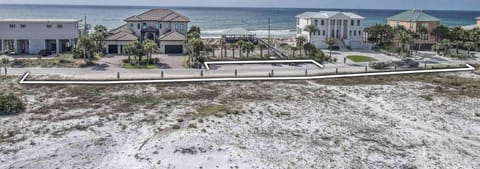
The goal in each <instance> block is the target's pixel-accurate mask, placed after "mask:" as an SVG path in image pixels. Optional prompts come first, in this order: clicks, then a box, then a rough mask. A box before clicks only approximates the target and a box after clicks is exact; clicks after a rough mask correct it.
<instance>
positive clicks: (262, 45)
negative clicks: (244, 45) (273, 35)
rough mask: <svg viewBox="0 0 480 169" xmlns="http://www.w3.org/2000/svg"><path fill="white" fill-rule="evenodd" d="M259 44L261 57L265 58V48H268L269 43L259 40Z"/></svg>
mask: <svg viewBox="0 0 480 169" xmlns="http://www.w3.org/2000/svg"><path fill="white" fill-rule="evenodd" d="M257 46H258V48H260V58H263V49H266V48H267V45H265V44H264V43H261V42H259V43H258V45H257Z"/></svg>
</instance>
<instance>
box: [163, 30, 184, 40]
mask: <svg viewBox="0 0 480 169" xmlns="http://www.w3.org/2000/svg"><path fill="white" fill-rule="evenodd" d="M159 39H160V40H161V41H184V40H186V38H185V35H183V34H181V33H178V32H177V31H171V32H168V33H166V34H163V35H162V36H161V37H160V38H159Z"/></svg>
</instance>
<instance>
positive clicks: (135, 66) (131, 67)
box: [122, 63, 157, 69]
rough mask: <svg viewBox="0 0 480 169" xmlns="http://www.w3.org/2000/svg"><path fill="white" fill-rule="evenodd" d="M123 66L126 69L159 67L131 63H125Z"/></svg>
mask: <svg viewBox="0 0 480 169" xmlns="http://www.w3.org/2000/svg"><path fill="white" fill-rule="evenodd" d="M122 68H125V69H155V68H157V65H136V64H135V65H132V64H129V63H123V64H122Z"/></svg>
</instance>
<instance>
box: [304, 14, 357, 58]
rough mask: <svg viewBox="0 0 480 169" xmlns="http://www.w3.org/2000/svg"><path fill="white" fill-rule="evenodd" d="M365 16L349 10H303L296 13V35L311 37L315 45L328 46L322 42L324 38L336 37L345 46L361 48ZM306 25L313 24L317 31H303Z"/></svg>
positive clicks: (319, 46) (318, 46)
mask: <svg viewBox="0 0 480 169" xmlns="http://www.w3.org/2000/svg"><path fill="white" fill-rule="evenodd" d="M364 19H365V18H364V17H362V16H360V15H357V14H355V13H350V12H336V11H320V12H304V13H302V14H300V15H297V36H304V37H305V38H306V39H307V40H309V39H311V40H312V42H311V43H313V44H314V45H315V47H317V48H328V46H327V45H326V44H325V43H324V40H325V39H326V38H335V39H338V40H339V41H338V42H339V43H342V42H343V44H344V45H345V46H346V47H351V48H353V49H354V48H362V47H363V46H364V45H363V30H364V26H363V20H364ZM307 25H313V26H315V27H317V28H318V31H316V32H313V33H312V34H311V37H310V33H309V32H307V31H305V30H304V28H305V27H306V26H307Z"/></svg>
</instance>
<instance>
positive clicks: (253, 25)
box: [0, 4, 480, 36]
mask: <svg viewBox="0 0 480 169" xmlns="http://www.w3.org/2000/svg"><path fill="white" fill-rule="evenodd" d="M152 8H170V9H173V10H175V11H177V12H180V13H182V14H183V15H185V16H187V17H189V18H190V20H191V23H190V26H193V25H195V26H199V27H200V28H201V29H202V36H215V35H217V34H218V33H220V32H222V31H223V30H225V29H228V28H233V27H243V28H246V29H248V30H250V31H252V32H254V33H256V34H257V35H258V36H266V35H267V30H268V18H271V23H272V27H271V28H272V31H271V34H272V35H273V36H292V35H294V34H295V23H296V18H295V16H296V15H298V14H300V13H303V12H305V11H321V10H334V11H346V12H354V13H357V14H359V15H361V16H364V17H366V20H365V23H364V24H365V25H366V26H368V25H372V24H376V23H379V24H384V23H386V21H387V18H388V17H390V16H392V15H395V14H397V13H400V12H402V11H403V10H372V9H320V8H318V9H313V8H310V9H301V8H227V7H224V8H217V7H211V8H210V7H158V6H151V7H147V6H145V7H138V6H85V5H83V6H71V5H2V4H0V18H78V19H83V17H84V16H86V17H87V22H88V23H89V24H92V25H104V26H106V27H107V28H109V29H113V28H116V27H118V26H120V25H122V24H124V22H123V19H125V18H127V17H129V16H131V15H135V14H140V13H142V12H144V11H146V10H148V9H152ZM426 12H427V13H428V14H431V15H433V16H436V17H438V18H440V19H441V22H442V24H444V25H447V26H451V27H454V26H464V25H471V24H475V19H474V18H475V17H478V16H480V11H435V10H426Z"/></svg>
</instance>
